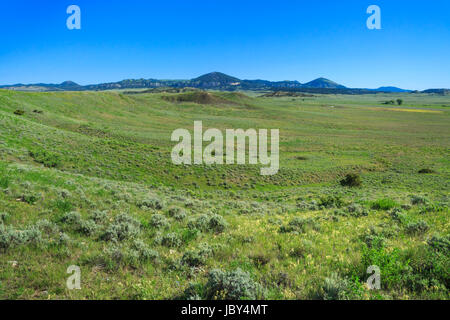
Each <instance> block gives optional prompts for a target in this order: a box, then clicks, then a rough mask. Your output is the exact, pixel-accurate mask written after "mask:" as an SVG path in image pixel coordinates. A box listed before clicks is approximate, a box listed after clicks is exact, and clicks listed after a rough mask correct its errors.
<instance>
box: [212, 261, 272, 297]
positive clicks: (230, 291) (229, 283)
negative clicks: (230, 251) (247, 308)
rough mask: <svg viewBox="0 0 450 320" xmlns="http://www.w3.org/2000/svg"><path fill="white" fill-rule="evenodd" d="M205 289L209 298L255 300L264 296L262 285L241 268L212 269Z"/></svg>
mask: <svg viewBox="0 0 450 320" xmlns="http://www.w3.org/2000/svg"><path fill="white" fill-rule="evenodd" d="M204 290H205V298H206V299H208V300H241V299H250V300H255V299H261V298H263V297H264V292H263V289H262V287H261V285H260V284H258V283H256V282H255V281H253V280H252V278H251V277H250V274H249V273H247V272H244V271H242V270H241V269H239V268H238V269H236V270H234V271H228V272H227V271H221V270H218V269H213V270H211V271H210V272H209V274H208V282H207V283H206V285H205V289H204Z"/></svg>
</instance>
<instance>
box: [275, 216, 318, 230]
mask: <svg viewBox="0 0 450 320" xmlns="http://www.w3.org/2000/svg"><path fill="white" fill-rule="evenodd" d="M308 227H311V228H313V229H315V230H318V229H319V227H320V226H319V225H318V223H317V222H316V221H315V220H314V219H313V218H303V217H295V218H293V219H292V220H291V221H289V223H288V224H287V225H284V226H281V227H280V232H281V233H297V234H299V233H303V232H306V230H307V228H308Z"/></svg>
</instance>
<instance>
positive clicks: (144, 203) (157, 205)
mask: <svg viewBox="0 0 450 320" xmlns="http://www.w3.org/2000/svg"><path fill="white" fill-rule="evenodd" d="M137 206H138V207H139V208H141V209H154V210H161V209H163V208H164V206H165V204H164V202H163V201H162V200H160V199H158V198H156V197H149V198H146V199H143V200H141V201H139V202H138V204H137Z"/></svg>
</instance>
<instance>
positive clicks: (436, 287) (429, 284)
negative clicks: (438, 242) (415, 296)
mask: <svg viewBox="0 0 450 320" xmlns="http://www.w3.org/2000/svg"><path fill="white" fill-rule="evenodd" d="M408 259H409V260H410V264H409V272H408V273H406V275H405V277H404V286H405V287H407V288H408V289H409V290H411V291H414V292H419V293H420V292H427V295H429V294H430V293H433V296H435V297H436V298H438V299H448V288H449V286H450V282H449V279H450V257H449V254H448V251H447V253H445V252H443V251H440V250H435V248H433V247H432V246H421V247H418V248H414V249H410V250H409V251H408Z"/></svg>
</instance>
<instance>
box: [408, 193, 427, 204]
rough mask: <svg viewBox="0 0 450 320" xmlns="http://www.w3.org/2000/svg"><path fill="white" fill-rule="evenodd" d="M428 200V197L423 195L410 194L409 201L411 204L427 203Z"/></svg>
mask: <svg viewBox="0 0 450 320" xmlns="http://www.w3.org/2000/svg"><path fill="white" fill-rule="evenodd" d="M429 202H430V200H428V198H427V197H425V196H421V195H412V196H411V203H412V204H413V205H418V204H427V203H429Z"/></svg>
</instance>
